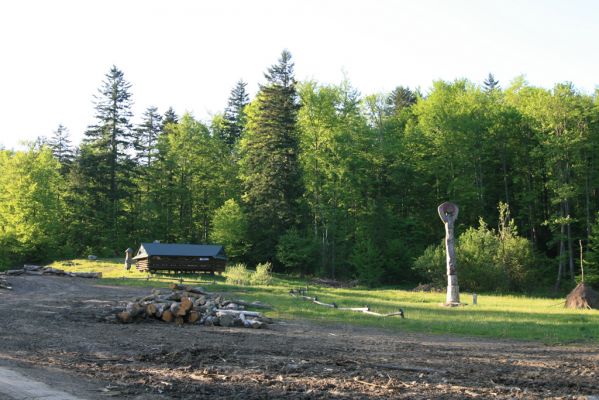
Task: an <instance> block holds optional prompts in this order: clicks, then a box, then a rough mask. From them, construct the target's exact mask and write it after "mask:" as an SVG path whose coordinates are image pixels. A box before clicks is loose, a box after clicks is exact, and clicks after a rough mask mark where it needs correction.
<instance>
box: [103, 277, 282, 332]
mask: <svg viewBox="0 0 599 400" xmlns="http://www.w3.org/2000/svg"><path fill="white" fill-rule="evenodd" d="M245 307H253V308H263V309H268V308H271V307H270V306H268V305H266V304H262V303H259V302H254V303H249V302H246V301H242V300H227V299H225V298H223V297H222V296H220V295H215V294H211V293H208V292H206V291H205V290H204V289H203V288H201V287H192V286H186V285H180V284H172V285H171V291H169V292H166V293H165V292H163V291H160V290H156V289H155V290H152V293H151V294H150V295H149V296H146V297H143V298H139V299H135V300H134V301H132V302H128V303H127V304H126V305H125V307H124V308H122V309H120V310H118V311H117V312H116V314H115V315H114V319H115V320H116V321H117V322H122V323H129V322H141V321H144V320H160V321H164V322H174V323H175V324H177V325H183V324H198V325H206V326H224V327H245V328H264V327H265V326H266V324H269V323H272V321H271V320H270V319H269V318H266V317H264V316H263V315H262V313H260V312H256V311H248V310H246V309H245Z"/></svg>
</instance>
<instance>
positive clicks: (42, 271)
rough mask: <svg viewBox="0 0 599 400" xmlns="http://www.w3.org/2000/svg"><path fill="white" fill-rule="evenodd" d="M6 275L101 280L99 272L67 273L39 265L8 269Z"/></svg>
mask: <svg viewBox="0 0 599 400" xmlns="http://www.w3.org/2000/svg"><path fill="white" fill-rule="evenodd" d="M5 274H6V275H59V276H72V277H76V278H101V277H102V273H101V272H67V271H63V270H62V269H58V268H52V267H49V266H46V267H42V266H39V265H29V264H25V265H24V266H23V268H21V269H9V270H8V271H6V272H5Z"/></svg>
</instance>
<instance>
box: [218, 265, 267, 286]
mask: <svg viewBox="0 0 599 400" xmlns="http://www.w3.org/2000/svg"><path fill="white" fill-rule="evenodd" d="M271 272H272V264H271V263H269V262H266V263H262V264H258V265H257V266H256V271H251V270H249V269H247V267H246V265H245V264H242V263H238V264H234V265H232V266H230V267H227V268H226V269H225V274H224V275H225V277H226V278H227V279H226V282H227V283H230V284H233V285H270V283H271V282H272V274H271Z"/></svg>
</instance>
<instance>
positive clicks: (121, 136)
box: [80, 66, 132, 249]
mask: <svg viewBox="0 0 599 400" xmlns="http://www.w3.org/2000/svg"><path fill="white" fill-rule="evenodd" d="M130 88H131V84H130V83H129V82H127V81H126V80H125V77H124V74H123V72H122V71H121V70H119V69H118V68H117V67H116V66H112V68H111V69H110V71H109V72H108V73H107V74H106V76H105V80H104V81H103V82H102V85H101V86H100V88H99V89H98V94H97V95H96V96H94V100H95V101H94V103H95V109H96V115H95V118H96V123H95V124H93V125H91V126H89V128H88V129H87V131H86V132H85V138H84V140H83V145H82V148H81V157H80V167H81V169H82V173H83V175H84V177H85V178H86V183H87V184H86V187H87V190H88V191H89V192H90V193H89V194H90V197H91V198H92V199H93V201H92V204H90V206H91V207H90V209H89V212H90V214H92V215H93V216H94V220H95V221H97V222H98V224H100V225H104V226H103V227H98V228H99V230H100V231H102V232H103V233H104V235H102V236H103V237H104V239H105V240H106V243H104V245H105V246H107V247H109V248H112V249H116V248H120V247H122V246H123V245H125V244H126V241H124V240H125V238H124V237H123V235H122V233H123V232H126V230H127V228H126V227H125V226H124V225H125V224H126V219H127V218H126V215H124V207H123V200H124V199H125V198H126V197H127V195H128V191H129V188H130V186H131V177H130V172H131V170H132V161H131V158H130V155H129V152H128V150H129V148H130V147H131V145H132V143H131V141H132V132H131V116H132V112H131V105H132V101H131V93H130ZM97 213H99V215H94V214H97ZM119 219H120V221H119Z"/></svg>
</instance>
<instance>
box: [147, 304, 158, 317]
mask: <svg viewBox="0 0 599 400" xmlns="http://www.w3.org/2000/svg"><path fill="white" fill-rule="evenodd" d="M146 314H147V315H148V316H150V317H153V316H154V315H156V304H154V303H148V304H147V305H146Z"/></svg>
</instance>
